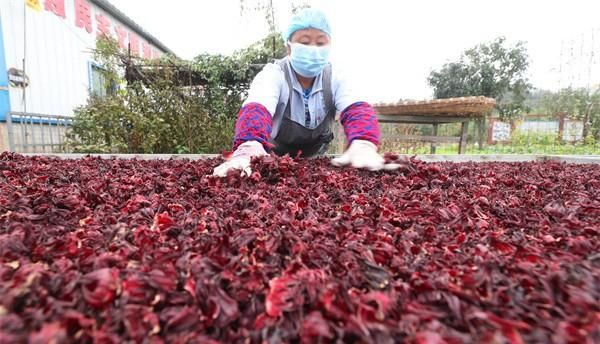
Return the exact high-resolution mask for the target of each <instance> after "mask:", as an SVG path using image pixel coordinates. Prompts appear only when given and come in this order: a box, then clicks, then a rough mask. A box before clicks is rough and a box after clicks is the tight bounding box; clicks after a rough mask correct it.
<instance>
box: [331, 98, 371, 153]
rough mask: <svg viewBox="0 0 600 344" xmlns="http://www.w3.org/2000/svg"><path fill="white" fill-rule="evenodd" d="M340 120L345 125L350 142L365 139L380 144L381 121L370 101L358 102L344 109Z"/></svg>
mask: <svg viewBox="0 0 600 344" xmlns="http://www.w3.org/2000/svg"><path fill="white" fill-rule="evenodd" d="M340 122H341V123H342V126H344V132H345V133H346V138H347V139H348V143H352V141H353V140H365V141H370V142H372V143H374V144H375V145H379V139H380V136H381V134H380V131H379V121H377V115H375V109H373V107H372V106H371V105H370V104H369V103H366V102H356V103H354V104H352V105H350V106H348V107H347V108H346V109H344V111H342V113H341V116H340Z"/></svg>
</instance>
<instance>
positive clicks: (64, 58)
mask: <svg viewBox="0 0 600 344" xmlns="http://www.w3.org/2000/svg"><path fill="white" fill-rule="evenodd" d="M64 1H65V18H62V17H60V16H58V15H56V14H55V13H53V12H51V11H48V10H45V9H44V2H45V0H40V3H41V7H42V9H41V11H36V10H33V9H31V8H29V7H27V9H26V11H25V10H24V3H25V0H0V16H1V17H2V26H3V31H4V43H5V47H4V48H5V55H6V65H7V68H11V67H14V68H17V69H23V56H24V50H23V48H24V47H23V46H24V20H26V27H27V30H26V31H27V32H26V42H27V43H26V44H27V47H26V48H27V51H26V64H25V67H26V74H27V75H28V77H29V80H30V85H29V87H27V88H26V99H27V112H29V113H40V114H50V115H71V114H72V110H73V108H75V107H76V106H78V105H82V104H84V103H85V101H86V99H87V97H88V92H89V70H88V68H89V62H90V61H91V60H92V53H91V50H92V49H93V48H94V47H95V41H96V37H97V30H98V27H97V22H96V19H95V17H96V15H97V14H103V15H104V16H106V17H108V18H109V20H110V22H111V34H112V35H113V36H114V37H115V38H116V32H115V27H116V26H117V25H120V26H123V27H125V25H123V24H122V23H121V22H119V21H117V20H116V19H115V18H114V17H112V16H110V15H109V14H107V13H106V12H104V11H103V10H101V9H99V8H97V7H96V6H95V5H93V4H91V3H89V2H87V4H89V5H90V7H91V18H92V25H93V29H92V32H91V33H89V32H88V31H87V30H86V29H84V28H81V27H77V26H76V24H75V21H76V16H75V0H64ZM24 12H25V13H26V17H25V15H24ZM125 28H126V30H127V31H128V32H132V30H131V28H128V27H125ZM136 35H137V36H138V37H139V41H140V52H141V51H142V48H141V44H142V42H144V43H145V40H144V39H143V38H141V37H140V35H139V34H136ZM153 48H154V51H155V52H156V51H159V49H158V48H157V47H153ZM10 101H11V111H14V112H22V111H23V110H24V106H23V105H24V103H23V92H22V89H21V88H15V87H10Z"/></svg>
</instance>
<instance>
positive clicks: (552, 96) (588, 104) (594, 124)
mask: <svg viewBox="0 0 600 344" xmlns="http://www.w3.org/2000/svg"><path fill="white" fill-rule="evenodd" d="M542 108H543V111H544V113H545V114H547V115H550V116H556V115H566V116H568V117H570V118H573V119H579V120H581V121H582V122H583V137H585V138H587V137H588V135H591V136H592V137H594V138H595V139H596V140H599V139H600V86H596V87H592V88H572V87H567V88H563V89H561V90H559V91H557V92H550V93H548V94H546V95H545V97H544V98H543V99H542Z"/></svg>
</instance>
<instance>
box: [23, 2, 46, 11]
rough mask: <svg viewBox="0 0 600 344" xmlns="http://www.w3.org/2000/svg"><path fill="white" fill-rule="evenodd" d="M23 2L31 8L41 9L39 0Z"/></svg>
mask: <svg viewBox="0 0 600 344" xmlns="http://www.w3.org/2000/svg"><path fill="white" fill-rule="evenodd" d="M25 3H26V4H27V7H29V8H31V9H34V10H36V11H41V10H42V4H41V3H40V0H25Z"/></svg>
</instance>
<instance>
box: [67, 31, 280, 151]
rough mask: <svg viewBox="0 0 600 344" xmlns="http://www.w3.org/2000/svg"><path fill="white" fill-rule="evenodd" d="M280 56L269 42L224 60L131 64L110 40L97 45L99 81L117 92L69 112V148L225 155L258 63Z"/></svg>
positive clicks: (272, 38)
mask: <svg viewBox="0 0 600 344" xmlns="http://www.w3.org/2000/svg"><path fill="white" fill-rule="evenodd" d="M273 42H275V43H274V44H273ZM273 47H275V48H274V49H273ZM283 54H285V48H284V47H283V41H282V39H281V38H280V37H279V36H277V37H275V36H269V37H267V38H265V39H263V40H261V41H259V42H257V43H255V44H253V45H251V46H250V47H248V48H245V49H241V50H239V51H236V52H235V53H234V54H232V55H231V56H224V55H211V54H202V55H199V56H197V57H196V58H194V59H193V60H192V61H184V60H181V59H178V58H177V57H175V56H167V57H165V58H163V59H161V60H150V61H146V60H140V61H134V62H133V63H130V62H131V61H129V57H128V56H126V55H125V54H123V53H122V52H119V49H118V44H117V42H116V41H114V40H111V39H104V40H99V41H98V43H97V47H96V50H95V60H96V61H97V62H98V63H99V64H100V65H102V67H103V71H104V73H105V80H106V82H111V83H113V84H118V85H121V87H120V89H119V90H118V91H117V92H116V93H115V94H111V95H108V96H106V97H102V98H100V97H96V96H94V95H90V97H89V99H88V102H87V104H86V105H84V106H81V107H79V108H77V109H76V110H75V117H74V124H73V127H72V130H71V134H70V138H69V146H70V147H69V148H70V149H71V150H74V151H77V152H110V153H218V152H221V151H223V150H227V149H230V148H231V142H232V139H233V134H234V124H235V120H236V117H237V116H236V114H237V112H238V110H239V108H240V106H241V104H242V101H243V100H244V98H245V97H246V96H247V92H248V88H249V86H250V83H251V81H252V78H253V77H254V75H255V74H256V72H257V71H258V70H259V69H260V68H261V67H262V65H264V63H266V62H268V61H269V60H270V59H271V58H272V57H281V56H283ZM124 61H125V62H127V63H124ZM126 80H128V82H126Z"/></svg>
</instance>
